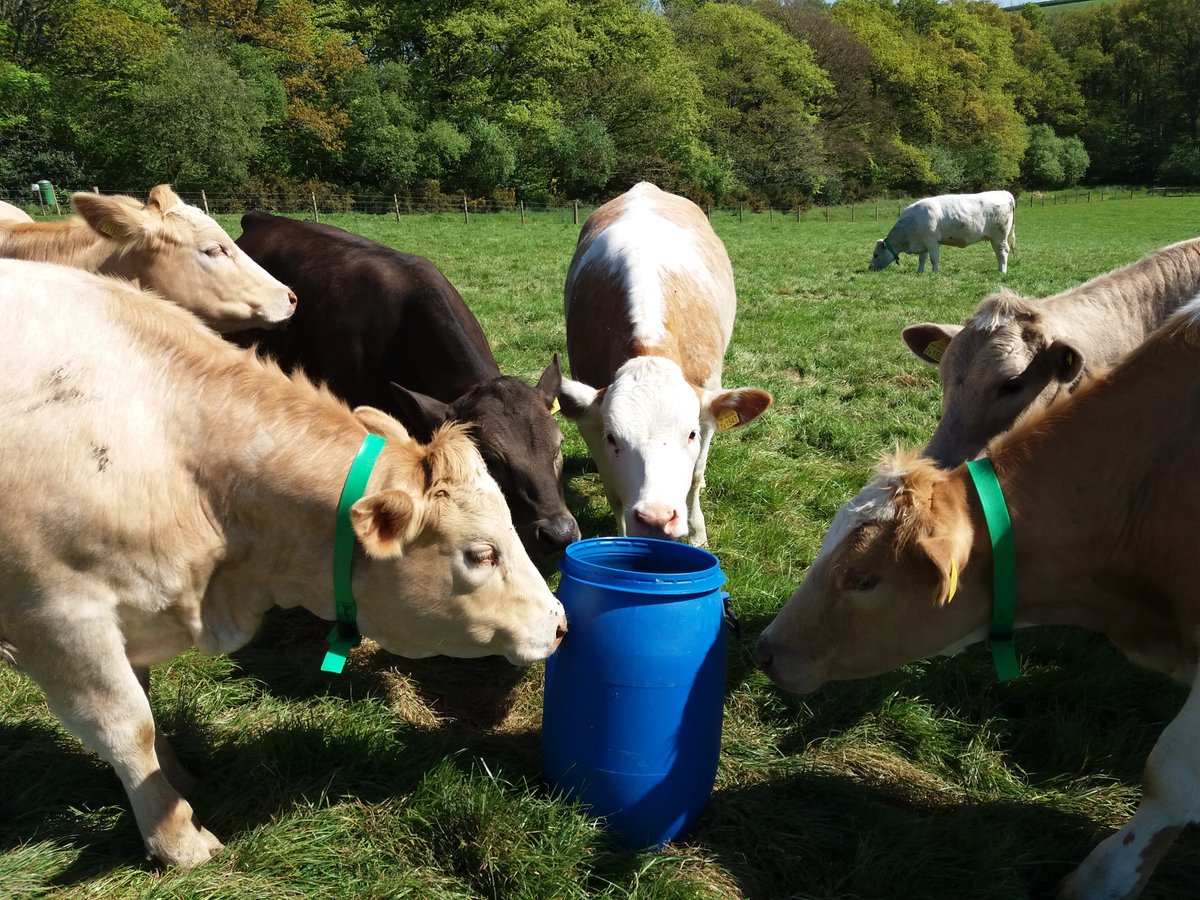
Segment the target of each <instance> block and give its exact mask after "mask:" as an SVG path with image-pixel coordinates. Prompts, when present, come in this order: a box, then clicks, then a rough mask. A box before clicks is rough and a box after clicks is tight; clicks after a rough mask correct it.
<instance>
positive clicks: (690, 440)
mask: <svg viewBox="0 0 1200 900" xmlns="http://www.w3.org/2000/svg"><path fill="white" fill-rule="evenodd" d="M695 439H696V432H694V431H693V432H692V433H691V434H689V435H688V443H689V444H690V443H691V442H692V441H694V440H695Z"/></svg>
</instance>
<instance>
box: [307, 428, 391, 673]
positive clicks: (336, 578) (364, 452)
mask: <svg viewBox="0 0 1200 900" xmlns="http://www.w3.org/2000/svg"><path fill="white" fill-rule="evenodd" d="M386 443H387V441H385V440H384V439H383V438H381V437H379V435H376V434H368V435H367V436H366V437H365V438H363V442H362V446H361V447H359V448H358V454H357V455H356V456H355V457H354V462H353V463H352V464H351V465H350V471H349V473H348V474H347V475H346V483H345V484H343V485H342V496H341V499H340V500H338V510H337V525H336V527H335V528H334V532H333V608H334V614H335V615H336V616H337V624H336V625H334V626H333V630H332V631H331V632H329V649H328V650H327V651H326V652H325V659H324V660H322V662H321V671H322V672H330V673H332V674H334V675H340V674H341V673H342V669H344V668H345V667H346V657H347V656H348V655H349V653H350V651H351V650H353V649H354V648H355V647H356V646H358V642H359V641H360V640H361V639H362V636H361V635H360V634H359V633H358V626H357V624H355V620H356V619H357V618H358V613H357V611H356V610H355V607H354V591H353V589H352V588H351V586H350V569H351V566H352V564H353V562H354V528H353V526H352V525H351V524H350V507H352V506H353V505H354V504H355V503H357V502H358V501H359V500H360V499H362V495H363V493H364V492H365V491H366V489H367V481H368V480H369V479H370V477H371V471H372V469H374V468H375V461H376V460H377V459H379V454H380V453H381V452H383V447H384V445H385V444H386Z"/></svg>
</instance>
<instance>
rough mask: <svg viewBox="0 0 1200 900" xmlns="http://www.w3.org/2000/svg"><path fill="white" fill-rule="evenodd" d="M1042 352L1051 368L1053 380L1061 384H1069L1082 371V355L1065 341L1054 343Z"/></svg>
mask: <svg viewBox="0 0 1200 900" xmlns="http://www.w3.org/2000/svg"><path fill="white" fill-rule="evenodd" d="M1042 352H1043V353H1045V354H1047V358H1048V359H1049V360H1050V362H1051V364H1052V366H1053V370H1052V371H1053V372H1054V378H1055V379H1056V380H1058V381H1061V382H1062V383H1063V384H1070V383H1071V382H1072V381H1074V380H1075V379H1076V378H1078V377H1079V373H1080V372H1081V371H1083V354H1082V353H1080V352H1079V351H1078V350H1076V349H1075V348H1074V347H1073V346H1071V345H1070V344H1068V343H1067V342H1066V341H1054V342H1053V343H1051V344H1050V346H1049V347H1047V348H1046V349H1045V350H1044V351H1042Z"/></svg>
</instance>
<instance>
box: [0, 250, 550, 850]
mask: <svg viewBox="0 0 1200 900" xmlns="http://www.w3.org/2000/svg"><path fill="white" fill-rule="evenodd" d="M0 311H2V314H3V316H4V322H5V335H6V346H7V350H6V353H5V362H4V365H3V366H2V367H0V416H3V421H4V423H5V427H4V428H2V429H0V457H2V458H3V459H4V465H3V466H0V490H2V492H3V493H2V494H0V496H3V497H4V515H3V516H2V517H0V655H2V656H3V657H5V658H6V659H7V660H8V661H9V662H10V663H13V664H15V665H17V666H18V667H19V668H20V669H22V670H23V671H25V672H26V673H27V674H28V675H29V676H30V677H31V678H32V679H33V680H34V681H35V682H37V684H38V685H40V686H41V688H42V690H43V691H44V692H45V694H46V698H47V700H48V702H49V705H50V708H51V710H52V711H53V712H54V713H55V714H56V715H57V716H58V717H59V718H60V719H61V720H62V722H63V724H64V725H65V726H66V727H67V729H68V730H70V731H71V732H72V733H73V734H75V735H76V736H77V737H78V738H79V739H80V740H81V741H82V742H83V743H84V744H85V746H87V747H89V748H91V749H93V750H95V751H96V752H97V753H99V755H100V756H101V757H102V758H103V759H105V760H106V761H108V762H109V763H110V764H111V765H112V766H113V768H114V769H115V770H116V772H117V775H118V776H119V777H120V779H121V781H122V783H123V784H124V786H125V789H126V792H127V793H128V795H129V799H130V802H131V804H132V806H133V810H134V814H135V817H136V819H137V823H138V827H139V829H140V830H141V833H142V837H143V839H144V840H145V843H146V847H147V849H148V850H149V852H150V853H151V854H152V855H153V856H154V857H155V858H157V859H159V860H161V861H162V862H164V863H167V864H174V865H178V866H183V867H190V866H194V865H196V864H199V863H202V862H204V861H206V860H207V859H209V857H210V856H211V855H212V854H214V853H215V852H217V851H218V850H219V849H220V848H221V844H220V842H219V841H218V840H217V838H216V837H214V836H213V835H212V834H211V833H210V832H209V831H208V830H207V829H205V828H203V827H202V826H201V825H200V824H199V823H197V822H196V821H195V818H194V816H193V811H192V808H191V806H190V805H189V804H188V802H187V801H186V800H185V799H184V798H183V797H182V795H181V793H180V791H179V789H178V788H179V785H180V784H182V783H184V782H185V781H186V780H187V776H186V773H184V772H183V771H182V770H181V769H180V768H179V767H178V765H177V763H175V761H174V757H173V756H172V754H171V752H170V749H169V745H168V744H167V743H166V742H165V740H164V739H163V738H162V736H161V735H157V734H156V727H155V723H154V719H153V717H152V715H151V709H150V705H149V702H148V700H147V696H146V693H145V692H144V690H143V687H142V683H143V682H146V678H147V675H148V667H149V666H150V665H152V664H155V663H158V662H162V661H164V660H168V659H171V658H172V657H174V656H176V655H177V654H179V653H181V652H183V651H184V650H186V649H187V648H189V647H191V646H196V647H199V649H200V650H201V651H203V652H205V653H209V654H216V653H229V652H231V651H233V650H236V649H237V648H239V647H241V646H242V645H244V644H245V643H246V642H247V641H249V639H250V638H251V636H252V635H253V634H254V632H255V630H256V629H257V628H258V626H259V624H260V621H261V620H262V618H263V616H264V614H265V613H266V612H267V611H268V610H269V609H270V608H271V607H272V606H275V605H279V606H284V607H294V606H302V607H304V608H306V609H308V610H310V611H311V612H313V613H314V614H316V615H317V616H319V617H321V618H324V619H333V618H334V616H335V610H334V590H333V577H332V572H333V566H334V563H333V560H334V556H335V552H334V537H335V530H336V529H340V528H342V527H343V526H342V525H341V524H340V523H339V522H338V519H339V512H338V509H339V497H340V495H341V493H342V491H343V485H344V484H345V483H346V482H347V473H348V471H349V470H350V469H351V464H352V462H353V461H354V460H355V458H356V454H357V453H358V452H359V451H360V448H361V447H363V446H364V445H365V444H366V438H367V436H368V434H375V435H378V436H380V437H382V438H384V439H385V440H386V444H384V446H383V448H382V451H381V453H380V455H379V457H378V459H377V461H376V462H375V464H374V467H373V469H372V470H371V471H370V475H369V480H368V481H366V482H365V483H364V485H363V488H364V494H363V496H361V499H358V500H357V501H355V502H354V503H353V505H352V506H350V507H349V509H348V519H349V524H348V526H347V527H349V528H351V529H352V531H353V543H354V549H353V563H352V565H353V571H352V576H353V580H352V581H351V583H350V584H351V587H352V590H353V596H354V601H355V604H356V609H357V620H356V626H357V628H358V630H359V631H360V632H361V634H363V635H365V636H367V637H369V638H371V639H373V640H374V641H376V642H378V643H379V644H380V645H381V646H382V647H383V648H384V649H385V650H387V651H390V652H392V653H397V654H400V655H403V656H409V657H421V656H429V655H433V654H444V655H447V656H457V657H474V656H483V655H490V654H503V655H504V656H505V657H506V658H507V659H508V660H509V661H511V662H513V663H515V664H529V663H532V662H534V661H536V660H541V659H544V658H545V657H547V656H548V655H549V654H550V653H551V652H553V651H554V649H555V648H556V647H557V646H558V644H559V642H560V640H561V638H562V636H563V634H564V632H565V629H566V620H565V617H564V614H563V608H562V606H561V604H559V602H558V600H556V599H555V597H554V595H553V594H551V592H550V591H549V589H548V588H547V586H546V583H545V582H544V581H543V579H542V578H541V576H540V575H539V573H538V571H537V569H536V568H535V567H534V565H533V562H532V561H531V560H530V558H529V556H528V555H527V554H526V552H525V550H524V548H523V547H522V545H521V542H520V541H519V540H518V539H517V535H516V532H515V530H514V529H513V526H512V519H511V518H510V516H509V513H508V509H507V507H506V506H505V504H504V498H503V496H502V495H501V493H500V488H499V486H498V485H497V484H496V482H495V481H494V480H493V479H492V477H491V476H490V475H489V474H488V472H487V468H486V466H484V464H483V460H482V459H481V457H480V456H479V452H478V450H477V449H476V448H475V446H474V444H473V443H472V442H471V440H470V437H469V436H468V435H467V434H466V429H465V428H464V427H462V426H460V425H453V424H451V425H446V426H444V427H442V428H440V429H439V430H438V431H437V432H435V434H434V435H433V438H432V440H431V441H430V442H429V443H428V444H427V445H426V444H421V443H418V442H417V441H415V440H413V439H412V438H411V436H410V435H409V434H408V433H407V432H406V431H405V430H404V428H403V427H402V426H401V425H400V424H399V423H398V422H396V420H395V419H393V418H391V417H390V416H387V415H386V414H384V413H383V412H380V411H379V410H376V409H373V408H371V407H359V408H358V409H355V410H353V411H352V410H351V409H350V407H348V406H347V405H346V404H344V403H343V402H341V401H340V400H337V399H336V398H334V397H333V396H332V395H331V394H330V393H329V392H328V391H327V390H325V389H324V388H318V387H314V386H313V385H312V383H311V382H309V381H308V380H307V379H306V378H305V377H304V376H303V375H301V374H297V375H294V376H291V377H289V376H287V375H285V374H284V373H283V372H282V371H281V370H280V369H279V368H278V366H276V365H275V364H274V363H270V362H269V361H264V360H262V359H260V358H259V357H257V356H256V355H255V354H253V353H251V352H250V351H247V350H244V349H241V348H238V347H235V346H234V345H232V344H230V343H228V342H226V341H223V340H221V339H220V338H219V337H218V336H217V335H215V334H213V333H212V332H211V331H210V330H209V329H207V328H205V327H204V326H203V325H202V323H200V322H199V320H198V319H196V318H195V317H194V316H192V315H191V314H190V313H188V312H186V311H185V310H182V309H179V308H177V307H175V306H173V305H172V304H168V303H163V302H162V301H161V299H159V298H158V297H157V296H156V295H153V294H150V293H147V292H142V291H139V290H137V289H135V288H133V287H131V286H129V285H127V284H124V283H122V282H119V281H117V280H116V279H110V278H103V277H99V276H96V275H92V274H90V273H87V272H83V271H81V270H78V269H72V268H68V267H64V266H58V265H52V264H46V263H30V262H24V261H13V260H0ZM350 499H351V500H353V497H351V498H350ZM348 502H349V501H348ZM314 665H316V662H315V661H314ZM146 683H148V682H146Z"/></svg>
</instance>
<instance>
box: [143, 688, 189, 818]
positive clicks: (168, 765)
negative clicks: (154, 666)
mask: <svg viewBox="0 0 1200 900" xmlns="http://www.w3.org/2000/svg"><path fill="white" fill-rule="evenodd" d="M133 673H134V675H136V676H137V680H138V684H140V685H141V686H142V693H143V694H145V695H146V699H147V700H149V699H150V668H149V666H135V667H134V670H133ZM154 752H155V753H156V754H158V764H159V765H160V766H162V770H163V774H164V775H166V776H167V780H168V781H170V782H171V784H173V785H174V786H175V790H177V791H179V793H181V794H184V795H187V794H190V793H191V792H192V791H193V790H195V788H196V778H195V776H193V775H192V773H191V772H189V771H188V770H187V769H185V768H184V767H183V764H182V763H181V762H180V761H179V757H177V756H176V755H175V748H174V747H172V746H171V742H170V741H168V740H167V737H166V735H164V734H163V733H162V732H161V731H159V730H158V729H157V728H155V734H154Z"/></svg>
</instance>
